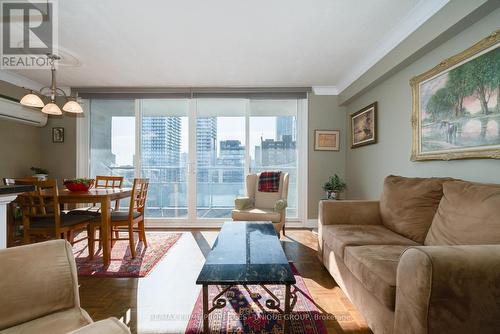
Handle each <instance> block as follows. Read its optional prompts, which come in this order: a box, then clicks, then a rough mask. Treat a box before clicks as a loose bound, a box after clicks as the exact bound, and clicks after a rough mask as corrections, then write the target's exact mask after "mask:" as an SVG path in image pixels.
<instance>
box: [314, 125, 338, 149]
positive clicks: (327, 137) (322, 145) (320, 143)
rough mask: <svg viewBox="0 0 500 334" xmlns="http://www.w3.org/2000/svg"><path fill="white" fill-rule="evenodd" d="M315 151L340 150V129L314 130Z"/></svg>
mask: <svg viewBox="0 0 500 334" xmlns="http://www.w3.org/2000/svg"><path fill="white" fill-rule="evenodd" d="M314 150H315V151H339V150H340V131H339V130H315V131H314Z"/></svg>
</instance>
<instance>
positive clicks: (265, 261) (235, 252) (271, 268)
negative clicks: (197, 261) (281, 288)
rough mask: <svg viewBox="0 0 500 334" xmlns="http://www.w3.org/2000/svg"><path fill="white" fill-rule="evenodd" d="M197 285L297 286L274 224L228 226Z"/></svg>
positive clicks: (225, 224)
mask: <svg viewBox="0 0 500 334" xmlns="http://www.w3.org/2000/svg"><path fill="white" fill-rule="evenodd" d="M196 284H295V278H294V276H293V273H292V270H291V268H290V264H289V263H288V260H287V258H286V256H285V252H284V251H283V248H282V247H281V243H280V241H279V238H278V235H277V234H276V231H275V230H274V227H273V224H272V223H269V222H241V221H238V222H226V223H224V225H223V226H222V229H221V231H220V232H219V236H218V237H217V240H216V241H215V244H214V246H213V247H212V251H211V252H210V254H209V255H208V257H207V260H206V262H205V265H204V266H203V268H202V269H201V272H200V275H199V276H198V279H197V280H196Z"/></svg>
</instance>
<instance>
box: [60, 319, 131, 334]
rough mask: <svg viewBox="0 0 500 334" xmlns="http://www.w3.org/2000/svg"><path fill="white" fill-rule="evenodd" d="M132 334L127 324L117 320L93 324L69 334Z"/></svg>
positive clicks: (105, 320) (106, 320)
mask: <svg viewBox="0 0 500 334" xmlns="http://www.w3.org/2000/svg"><path fill="white" fill-rule="evenodd" d="M101 333H106V334H127V333H128V334H130V330H129V329H128V327H127V326H125V324H123V323H122V322H120V321H119V320H118V319H116V318H108V319H104V320H100V321H96V322H93V323H91V324H88V325H87V326H84V327H81V328H78V329H76V330H74V331H71V332H69V333H68V334H101Z"/></svg>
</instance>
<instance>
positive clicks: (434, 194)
mask: <svg viewBox="0 0 500 334" xmlns="http://www.w3.org/2000/svg"><path fill="white" fill-rule="evenodd" d="M447 180H452V179H449V178H408V177H401V176H394V175H390V176H388V177H386V178H385V181H384V191H383V193H382V196H381V198H380V215H381V217H382V223H383V224H384V225H385V226H386V227H387V228H388V229H390V230H392V231H393V232H396V233H398V234H401V235H403V236H405V237H407V238H409V239H411V240H413V241H416V242H418V243H420V244H423V243H424V240H425V237H426V235H427V232H428V230H429V227H430V226H431V223H432V219H433V218H434V214H435V213H436V211H437V208H438V206H439V202H440V201H441V197H442V196H443V182H444V181H447Z"/></svg>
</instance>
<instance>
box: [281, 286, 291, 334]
mask: <svg viewBox="0 0 500 334" xmlns="http://www.w3.org/2000/svg"><path fill="white" fill-rule="evenodd" d="M290 287H291V285H290V284H287V285H286V286H285V315H284V319H283V332H284V333H285V334H287V333H290V325H291V319H290V316H291V310H290Z"/></svg>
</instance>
